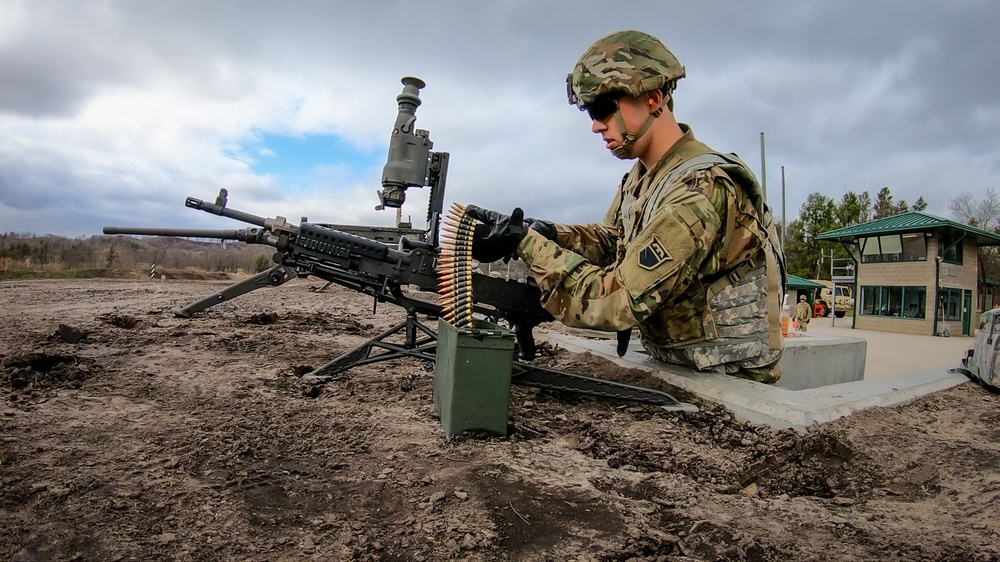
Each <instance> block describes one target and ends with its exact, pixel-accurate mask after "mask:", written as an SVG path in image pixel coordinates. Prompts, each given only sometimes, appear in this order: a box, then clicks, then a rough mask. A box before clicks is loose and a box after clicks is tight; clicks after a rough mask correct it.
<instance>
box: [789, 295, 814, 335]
mask: <svg viewBox="0 0 1000 562" xmlns="http://www.w3.org/2000/svg"><path fill="white" fill-rule="evenodd" d="M792 318H794V319H795V323H796V324H797V325H798V328H796V329H797V330H798V331H800V332H805V331H808V330H809V319H810V318H812V307H811V306H809V303H807V302H806V296H805V295H799V303H798V304H797V305H795V311H794V312H792Z"/></svg>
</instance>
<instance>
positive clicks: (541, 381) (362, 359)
mask: <svg viewBox="0 0 1000 562" xmlns="http://www.w3.org/2000/svg"><path fill="white" fill-rule="evenodd" d="M428 318H431V317H428ZM399 335H402V336H403V342H402V343H393V342H391V341H389V340H390V338H393V337H396V338H397V339H398V336H399ZM437 343H438V338H437V332H435V331H434V330H432V329H431V328H429V327H428V326H427V325H425V324H424V323H422V322H421V321H420V320H419V319H418V318H417V312H416V310H414V309H412V308H409V309H407V311H406V319H405V320H404V321H403V322H400V323H399V324H396V325H395V326H393V327H392V328H389V329H388V330H386V331H385V332H382V333H381V334H379V335H377V336H375V337H374V338H372V339H371V340H368V341H367V342H365V343H363V344H361V345H360V346H358V347H356V348H354V349H352V350H350V351H348V352H346V353H344V354H342V355H340V356H339V357H337V358H336V359H334V360H333V361H330V362H329V363H327V364H325V365H323V366H322V367H319V368H318V369H315V370H313V371H311V372H309V373H306V374H305V375H303V377H302V379H303V380H308V381H317V382H326V381H331V380H336V379H337V378H339V377H338V376H337V375H339V374H340V373H343V372H344V371H346V370H348V369H350V368H352V367H356V366H361V365H368V364H371V363H378V362H381V361H388V360H390V359H401V358H404V357H414V358H416V359H420V360H423V361H430V362H431V363H434V362H435V361H436V360H437V355H436V352H437ZM379 350H381V352H378V353H375V354H374V355H373V352H377V351H379ZM510 382H511V383H512V384H516V385H520V386H527V387H532V388H543V389H547V390H558V391H562V392H570V393H574V394H583V395H586V396H594V397H597V398H607V399H613V400H625V401H629V402H639V403H643V404H653V405H656V406H661V407H663V408H664V409H665V410H670V411H682V412H689V413H690V412H696V411H697V410H698V408H697V407H695V406H693V405H692V404H686V403H684V402H680V401H679V400H677V399H676V398H674V397H673V396H671V395H669V394H667V393H665V392H660V391H659V390H653V389H650V388H643V387H641V386H634V385H630V384H625V383H621V382H616V381H608V380H602V379H596V378H592V377H587V376H584V375H577V374H574V373H568V372H566V371H559V370H556V369H548V368H545V367H540V366H537V365H532V364H531V363H526V362H524V361H514V362H513V366H512V371H511V381H510Z"/></svg>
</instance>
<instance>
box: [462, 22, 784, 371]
mask: <svg viewBox="0 0 1000 562" xmlns="http://www.w3.org/2000/svg"><path fill="white" fill-rule="evenodd" d="M684 75H685V70H684V67H683V66H681V64H680V63H679V62H678V61H677V59H676V58H675V57H674V55H673V54H672V53H671V52H670V51H669V50H667V48H666V47H665V46H664V45H663V43H661V42H660V41H659V40H658V39H656V38H655V37H652V36H651V35H649V34H646V33H643V32H640V31H619V32H616V33H612V34H611V35H608V36H606V37H603V38H601V39H598V40H597V42H596V43H594V44H593V45H591V46H590V48H589V49H587V51H586V52H585V53H584V54H583V56H581V57H580V60H579V61H577V63H576V66H575V67H574V68H573V71H572V72H571V73H570V74H569V76H568V77H567V94H568V97H569V102H570V103H571V104H573V105H576V106H577V107H579V108H580V109H581V110H583V111H586V112H587V115H588V116H589V117H590V120H591V131H593V132H594V133H595V134H597V135H599V136H600V137H601V139H602V142H604V143H605V146H606V148H607V149H608V151H609V152H611V153H612V154H614V156H615V157H617V158H619V159H622V160H635V161H636V162H635V165H634V166H633V167H632V170H631V171H630V172H629V173H628V174H626V176H625V177H624V178H623V180H622V182H621V185H620V186H619V187H618V189H617V190H616V192H615V195H614V200H613V202H612V203H611V208H610V209H609V210H608V212H607V214H606V215H605V217H604V220H603V221H602V222H599V223H595V224H583V225H563V224H553V223H551V222H547V221H540V220H532V219H524V218H523V216H524V213H523V211H521V209H519V208H518V209H515V210H514V212H513V213H512V214H511V216H507V215H502V214H500V213H497V212H495V211H489V210H486V209H482V208H479V207H476V206H474V205H470V206H468V207H466V210H467V212H468V213H469V214H470V215H471V216H472V217H473V218H475V219H477V220H478V221H480V222H481V223H483V224H482V225H480V226H479V227H477V229H476V232H475V236H474V241H473V255H475V256H476V257H477V258H478V259H480V260H482V261H495V260H498V259H500V258H505V257H509V256H512V255H516V256H518V257H520V258H521V259H522V260H524V262H525V263H526V264H527V265H528V267H529V269H530V272H531V274H532V275H533V276H534V278H535V280H536V281H537V282H538V286H539V287H540V288H541V290H542V306H544V307H545V309H546V310H548V311H549V312H551V313H552V315H553V316H555V317H556V319H557V320H559V321H561V322H562V323H563V324H566V325H568V326H574V327H580V328H590V329H594V330H602V331H608V332H615V331H617V332H619V333H620V335H623V334H624V333H625V331H627V330H631V329H632V328H638V329H639V332H640V335H641V342H642V346H643V347H644V348H645V349H646V351H647V352H649V354H650V355H651V356H653V357H655V358H656V359H659V360H661V361H665V362H668V363H676V364H681V365H685V366H688V367H692V368H695V369H699V370H713V371H718V372H724V373H727V374H730V375H733V376H737V377H743V378H748V379H752V380H756V381H760V382H765V383H772V382H775V381H777V380H778V378H779V376H780V369H779V367H778V359H780V358H781V352H782V349H783V347H784V343H783V341H782V336H781V304H782V298H783V296H784V286H783V285H784V279H785V272H784V256H783V254H782V251H781V246H780V241H779V239H778V236H777V233H776V230H775V227H774V220H773V219H772V217H771V212H770V210H769V209H768V207H767V205H765V203H764V198H763V196H762V193H761V189H760V187H759V186H758V184H757V180H756V178H755V177H754V175H753V172H751V171H750V168H749V167H748V166H747V165H746V164H744V163H743V162H742V161H741V160H740V159H739V158H737V157H736V156H735V155H733V154H724V153H720V152H716V151H715V150H713V149H711V148H709V147H708V146H706V145H705V144H703V143H701V142H700V141H698V140H697V139H695V137H694V133H693V132H692V131H691V128H690V127H688V126H687V125H684V124H679V123H678V122H677V121H676V119H675V117H674V113H673V111H674V100H673V92H674V88H675V87H676V86H677V81H678V80H680V79H681V78H683V77H684ZM554 189H565V190H566V193H567V197H575V196H577V195H575V194H574V193H573V186H568V185H567V186H559V187H554ZM526 227H528V228H526Z"/></svg>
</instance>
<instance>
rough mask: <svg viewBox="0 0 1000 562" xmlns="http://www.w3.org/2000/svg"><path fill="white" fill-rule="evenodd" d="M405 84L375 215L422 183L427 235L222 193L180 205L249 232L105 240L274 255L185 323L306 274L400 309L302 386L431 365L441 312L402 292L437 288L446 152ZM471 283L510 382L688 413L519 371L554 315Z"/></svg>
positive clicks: (133, 231)
mask: <svg viewBox="0 0 1000 562" xmlns="http://www.w3.org/2000/svg"><path fill="white" fill-rule="evenodd" d="M402 82H403V91H402V93H401V94H400V95H399V96H397V98H396V100H397V102H398V104H399V113H398V116H397V118H396V123H395V126H394V128H393V132H392V138H391V139H390V143H389V157H388V160H387V162H386V165H385V168H384V169H383V173H382V186H383V189H382V191H381V192H379V200H380V205H379V206H378V207H376V209H383V208H386V207H394V208H399V207H401V206H402V204H403V202H404V201H405V191H406V189H407V188H408V187H423V186H428V185H429V186H430V187H431V197H430V203H429V206H428V214H427V220H428V230H427V231H426V232H420V231H415V232H414V231H413V229H401V228H397V229H389V230H390V231H392V232H391V234H394V235H396V236H397V238H396V239H395V240H394V241H384V240H377V239H375V238H376V237H377V236H375V233H376V232H381V231H383V230H382V229H374V230H372V231H369V232H365V227H348V228H352V229H355V230H356V231H360V232H364V233H365V234H368V236H362V235H360V234H358V233H357V232H354V233H352V232H348V231H346V230H344V229H338V228H334V227H333V225H329V224H321V223H310V222H308V221H305V220H303V221H302V223H301V224H298V225H296V224H292V223H289V222H288V221H287V220H286V219H285V218H284V217H281V216H276V217H273V218H264V217H261V216H257V215H252V214H250V213H246V212H243V211H238V210H235V209H230V208H228V207H227V204H228V192H227V191H226V190H225V189H221V190H220V191H219V196H218V198H216V200H215V202H214V203H210V202H207V201H203V200H201V199H196V198H194V197H188V198H187V199H186V200H185V202H184V205H185V206H186V207H188V208H191V209H197V210H201V211H205V212H208V213H212V214H215V215H219V216H222V217H227V218H231V219H235V220H238V221H242V222H244V223H247V224H249V225H252V227H250V228H242V229H238V230H197V229H176V228H148V227H115V226H106V227H104V233H105V234H126V235H151V236H177V237H189V238H214V239H222V240H238V241H242V242H246V243H250V244H266V245H268V246H272V247H273V248H275V250H276V251H275V253H274V255H273V256H272V259H273V261H274V262H275V264H276V265H275V266H274V267H272V268H271V269H269V270H267V271H264V272H261V273H258V274H257V275H254V276H253V277H250V278H248V279H246V280H245V281H241V282H239V283H236V284H235V285H232V286H230V287H228V288H226V289H225V290H223V291H221V292H219V293H216V294H215V295H212V296H210V297H207V298H205V299H202V300H200V301H198V302H196V303H193V304H191V305H188V306H187V307H184V308H182V309H177V310H175V314H177V315H178V316H183V317H189V316H190V315H191V314H192V313H194V312H197V311H200V310H204V309H205V308H208V307H210V306H212V305H214V304H217V303H219V302H223V301H225V300H228V299H231V298H233V297H235V296H238V295H241V294H245V293H247V292H250V291H253V290H255V289H258V288H261V287H266V286H278V285H281V284H283V283H285V282H287V281H289V280H291V279H294V278H296V277H305V276H310V275H311V276H315V277H318V278H320V279H323V280H325V281H327V282H328V283H336V284H338V285H341V286H343V287H346V288H348V289H351V290H354V291H358V292H360V293H364V294H367V295H370V296H371V297H373V299H374V300H373V312H374V307H375V306H377V305H378V303H379V302H388V303H391V304H395V305H397V306H400V307H402V308H403V309H404V310H406V319H405V320H404V321H403V322H401V323H400V324H398V325H396V326H394V327H393V328H391V329H389V330H387V331H386V332H384V333H382V334H380V335H378V336H376V337H375V338H373V339H372V340H370V341H368V342H367V343H365V344H363V345H361V346H359V347H357V348H355V349H353V350H351V351H348V352H346V353H344V354H342V355H341V356H340V357H338V358H336V359H334V360H333V361H331V362H329V363H327V364H326V365H323V366H322V367H319V368H318V369H315V370H313V371H312V372H310V373H307V374H306V375H305V376H304V377H303V378H305V379H307V380H329V379H332V378H334V377H335V376H336V375H337V374H338V373H340V372H342V371H345V370H347V369H350V368H351V367H353V366H357V365H364V364H369V363H375V362H378V361H384V360H387V359H395V358H400V357H405V356H410V357H416V358H419V359H423V360H427V361H431V362H433V361H434V360H435V348H436V342H437V336H436V333H435V332H434V330H432V329H431V328H429V327H428V326H426V325H425V324H424V323H422V322H421V321H420V320H419V318H418V314H420V315H424V316H426V317H428V318H438V317H440V315H441V312H442V306H441V305H440V304H439V303H438V302H436V301H435V300H428V299H422V298H419V296H418V294H417V293H412V292H410V291H408V289H409V288H410V287H416V288H417V289H418V292H419V291H423V292H428V293H436V292H437V289H438V274H437V259H438V255H439V250H440V248H439V244H438V230H439V229H438V227H439V225H440V220H441V213H442V207H443V204H444V184H445V177H446V174H447V166H448V154H447V153H432V152H431V151H430V148H431V147H432V146H433V144H432V143H431V141H430V136H429V134H428V132H427V131H424V130H417V129H415V128H414V123H415V120H416V117H415V115H414V113H415V110H416V108H417V106H419V105H420V98H419V90H420V88H422V87H423V86H424V83H423V82H422V81H420V80H419V79H416V78H409V77H407V78H403V80H402ZM407 231H408V232H407ZM407 234H408V235H410V236H412V237H408V236H407ZM472 280H473V282H472V296H473V302H474V303H475V306H474V312H476V313H478V314H480V315H482V316H484V317H486V318H488V319H490V320H493V321H497V320H503V321H505V322H506V323H507V324H509V325H510V326H511V328H512V329H513V331H514V333H515V336H516V339H517V350H518V354H519V356H520V358H521V359H522V360H523V361H516V362H514V367H513V372H512V382H514V383H516V384H521V385H524V386H532V387H537V388H547V389H553V390H562V391H570V392H577V393H582V394H588V395H593V396H601V397H607V398H617V399H622V400H631V401H638V402H645V403H651V404H658V405H661V406H664V407H666V408H668V409H676V410H685V411H690V409H691V406H690V405H687V404H681V403H679V402H678V401H677V400H675V399H674V398H673V397H672V396H670V395H669V394H666V393H663V392H659V391H655V390H651V389H646V388H641V387H636V386H632V385H626V384H622V383H617V382H612V381H604V380H600V379H593V378H589V377H584V376H580V375H575V374H572V373H566V372H562V371H556V370H553V369H546V368H542V367H538V366H535V365H531V364H530V363H526V362H525V361H530V360H531V359H533V358H534V356H535V353H536V346H535V342H534V338H533V336H532V329H533V328H534V327H535V326H537V325H539V324H540V323H542V322H547V321H550V320H553V317H552V315H550V314H549V313H548V312H547V311H545V309H543V308H542V307H541V305H540V304H539V301H540V298H541V291H540V290H539V289H538V287H537V286H536V285H535V284H534V282H533V280H530V279H529V280H526V281H524V282H519V281H516V280H509V279H503V278H496V277H491V276H489V275H483V274H481V273H474V274H473V275H472ZM435 296H436V295H435ZM400 333H402V334H403V339H404V341H403V343H402V344H400V343H393V342H392V341H390V339H391V338H393V337H394V336H397V335H398V334H400ZM376 349H380V350H382V352H381V353H378V354H376V355H373V354H372V352H373V351H375V350H376Z"/></svg>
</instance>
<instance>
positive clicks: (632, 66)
mask: <svg viewBox="0 0 1000 562" xmlns="http://www.w3.org/2000/svg"><path fill="white" fill-rule="evenodd" d="M681 78H684V67H683V66H681V63H680V62H678V61H677V57H675V56H674V55H673V53H671V52H670V51H669V50H668V49H667V48H666V47H665V46H664V45H663V43H661V42H660V41H659V40H658V39H657V38H655V37H653V36H652V35H649V34H648V33H643V32H641V31H617V32H615V33H612V34H611V35H607V36H605V37H602V38H600V39H598V40H597V41H596V42H595V43H594V44H593V45H591V46H590V48H589V49H587V52H585V53H584V54H583V56H582V57H580V60H578V61H577V63H576V66H575V67H574V68H573V72H571V73H570V74H569V75H568V76H567V77H566V90H567V95H568V97H569V103H571V104H573V105H577V106H579V107H581V108H583V107H584V106H586V105H587V104H590V103H592V102H593V101H594V100H595V99H597V97H598V96H600V95H602V94H607V93H609V92H622V93H626V94H628V95H631V96H638V95H639V94H641V93H643V92H648V91H650V90H658V89H660V88H663V87H664V86H668V85H669V86H670V89H673V84H675V83H676V82H677V80H680V79H681Z"/></svg>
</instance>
